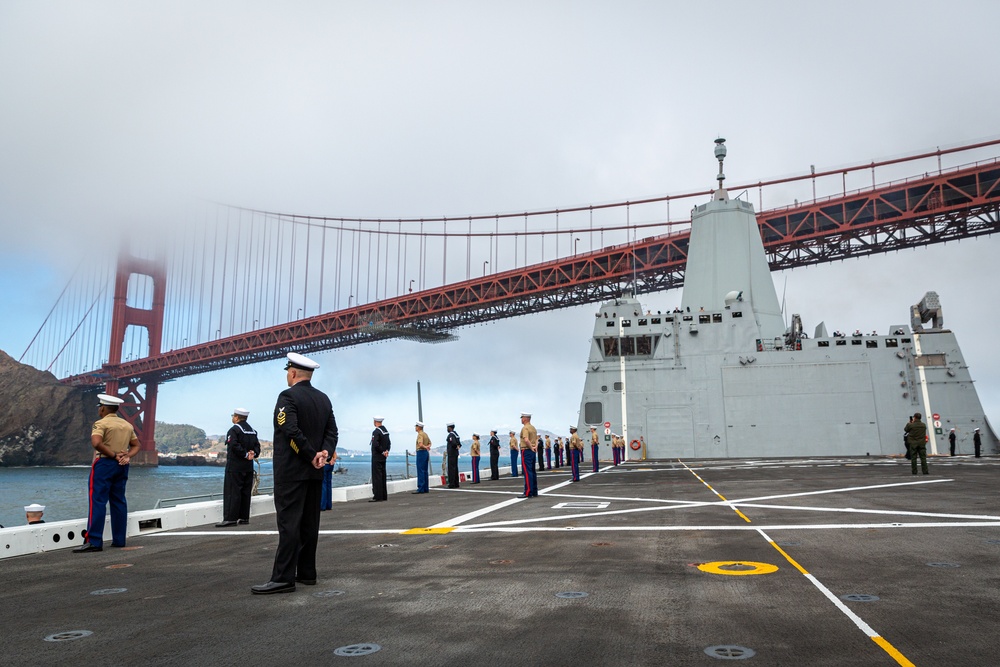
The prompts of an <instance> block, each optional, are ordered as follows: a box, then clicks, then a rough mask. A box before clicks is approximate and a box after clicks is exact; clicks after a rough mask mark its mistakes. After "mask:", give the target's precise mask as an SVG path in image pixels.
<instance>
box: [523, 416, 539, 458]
mask: <svg viewBox="0 0 1000 667" xmlns="http://www.w3.org/2000/svg"><path fill="white" fill-rule="evenodd" d="M537 448H538V431H536V430H535V427H534V426H532V425H531V422H528V423H527V424H525V425H524V426H522V427H521V451H522V452H523V451H524V450H526V449H530V450H532V451H536V450H537Z"/></svg>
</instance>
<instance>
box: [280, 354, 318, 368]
mask: <svg viewBox="0 0 1000 667" xmlns="http://www.w3.org/2000/svg"><path fill="white" fill-rule="evenodd" d="M285 358H286V359H288V362H287V363H286V364H285V370H288V369H289V368H298V369H301V370H304V371H314V370H316V369H317V368H319V364H317V363H316V362H315V361H313V360H312V359H310V358H309V357H305V356H303V355H301V354H299V353H298V352H289V353H288V354H286V355H285Z"/></svg>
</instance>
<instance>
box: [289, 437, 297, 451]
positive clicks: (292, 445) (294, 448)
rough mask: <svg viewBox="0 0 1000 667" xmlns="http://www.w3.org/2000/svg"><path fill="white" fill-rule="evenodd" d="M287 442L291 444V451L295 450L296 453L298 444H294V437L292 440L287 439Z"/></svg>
mask: <svg viewBox="0 0 1000 667" xmlns="http://www.w3.org/2000/svg"><path fill="white" fill-rule="evenodd" d="M288 444H289V445H290V446H291V448H292V451H293V452H295V453H296V454H298V453H299V446H298V445H296V444H295V440H294V439H293V440H289V441H288Z"/></svg>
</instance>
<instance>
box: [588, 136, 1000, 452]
mask: <svg viewBox="0 0 1000 667" xmlns="http://www.w3.org/2000/svg"><path fill="white" fill-rule="evenodd" d="M715 150H716V157H717V158H718V160H719V174H718V176H717V179H718V182H719V187H718V189H717V190H716V191H715V194H714V195H713V197H712V201H710V202H707V203H705V204H702V205H700V206H696V207H695V208H694V210H693V211H692V217H691V236H690V246H689V253H688V262H687V267H686V270H685V278H684V288H683V295H682V299H681V306H680V308H678V309H675V311H674V312H672V313H656V314H653V313H651V312H648V311H644V310H643V308H642V305H641V303H640V302H639V301H638V300H637V299H636V298H634V297H632V296H630V295H624V296H623V297H622V298H619V299H616V300H613V301H609V302H606V303H604V304H602V306H601V307H600V309H599V310H598V312H597V313H596V322H595V326H594V337H593V341H592V344H591V351H590V359H589V362H588V365H587V374H586V382H585V385H584V391H583V398H582V400H581V404H580V417H579V425H580V428H581V429H589V427H590V426H596V427H597V428H598V433H599V437H600V441H601V444H602V445H604V446H607V445H610V439H611V435H610V433H611V432H614V433H616V434H621V435H624V436H625V438H626V441H627V442H629V443H634V445H633V448H630V449H629V450H628V451H629V457H630V458H637V457H638V456H640V455H641V454H642V453H643V452H644V453H645V455H646V456H647V457H648V458H671V457H699V458H701V457H768V456H772V457H773V456H802V455H814V456H840V455H862V456H863V455H865V454H872V455H875V454H879V455H885V454H900V453H902V452H903V451H904V446H903V426H904V425H905V424H906V423H907V421H908V418H909V416H910V415H913V414H914V413H917V412H919V413H921V414H922V415H924V419H925V420H926V422H927V424H928V427H929V428H928V433H929V442H928V453H930V454H935V453H947V452H948V433H949V431H950V430H951V429H952V428H954V429H955V432H956V435H957V437H958V439H959V442H960V443H961V445H960V449H961V451H962V452H964V453H970V452H971V451H972V439H973V433H974V430H975V429H977V428H978V429H980V435H981V438H982V443H983V452H984V453H990V454H992V453H995V452H996V451H997V445H998V442H997V437H996V435H995V433H994V432H993V430H992V428H991V427H990V425H989V422H988V421H987V420H986V417H985V414H984V412H983V408H982V405H981V403H980V401H979V396H978V394H977V393H976V389H975V386H974V384H973V381H972V378H971V376H970V374H969V369H968V365H967V364H966V361H965V358H964V356H963V355H962V351H961V348H960V347H959V345H958V341H957V339H956V337H955V335H954V333H952V332H951V331H950V330H948V329H946V328H945V327H944V321H943V315H942V309H941V305H940V303H939V300H938V296H937V294H936V293H934V292H928V293H927V294H925V295H924V297H923V298H922V299H920V301H919V302H918V303H917V304H915V305H913V306H911V307H910V309H909V310H910V312H909V315H910V316H909V319H908V321H905V322H902V323H899V324H891V325H889V326H888V327H887V328H886V329H885V330H884V332H882V333H873V334H871V335H864V334H861V332H854V333H852V334H845V333H840V332H834V334H833V335H831V334H829V333H828V332H827V330H826V327H825V325H824V324H823V323H820V324H819V325H818V326H816V327H815V330H814V333H813V336H812V337H809V336H808V335H807V334H806V332H805V331H803V325H802V322H801V320H800V318H799V317H798V316H797V315H793V316H792V318H791V324H790V325H788V326H786V324H785V322H784V318H783V316H782V313H781V308H780V306H779V302H778V297H777V293H776V291H775V288H774V283H773V280H772V278H771V275H770V271H769V268H768V263H767V257H766V255H765V253H764V247H763V244H762V242H761V237H760V232H759V229H758V226H757V220H756V215H755V213H754V208H753V205H752V204H750V203H749V202H746V201H743V200H740V199H730V198H729V195H728V193H727V192H726V190H725V188H724V187H723V181H724V179H725V176H724V174H723V170H722V165H723V159H724V158H725V156H726V147H725V144H724V140H722V139H719V140H717V141H716V149H715ZM623 415H624V416H626V417H627V418H626V419H624V420H623V419H622V417H623ZM584 432H585V431H584ZM640 443H641V444H640ZM634 447H640V449H639V450H636V449H634ZM602 449H603V448H602ZM605 455H606V450H605V451H604V452H602V456H605Z"/></svg>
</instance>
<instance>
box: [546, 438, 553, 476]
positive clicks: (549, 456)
mask: <svg viewBox="0 0 1000 667" xmlns="http://www.w3.org/2000/svg"><path fill="white" fill-rule="evenodd" d="M545 469H546V470H552V438H551V437H549V435H548V434H546V435H545Z"/></svg>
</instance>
